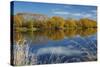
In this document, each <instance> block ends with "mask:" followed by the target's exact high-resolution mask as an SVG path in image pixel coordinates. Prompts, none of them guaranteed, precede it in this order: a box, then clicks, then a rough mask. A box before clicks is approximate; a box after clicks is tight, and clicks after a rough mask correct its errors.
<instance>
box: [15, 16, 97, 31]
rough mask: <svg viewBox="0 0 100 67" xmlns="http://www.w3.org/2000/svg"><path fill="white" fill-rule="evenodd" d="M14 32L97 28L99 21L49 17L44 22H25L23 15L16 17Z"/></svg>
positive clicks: (32, 20)
mask: <svg viewBox="0 0 100 67" xmlns="http://www.w3.org/2000/svg"><path fill="white" fill-rule="evenodd" d="M13 26H14V30H15V31H17V32H27V31H38V30H67V29H87V28H97V21H96V20H93V19H89V18H81V19H79V20H77V19H73V18H67V19H64V18H62V17H59V16H53V17H49V18H47V19H44V20H35V19H30V20H28V21H25V19H24V17H23V16H21V15H15V16H14V24H13Z"/></svg>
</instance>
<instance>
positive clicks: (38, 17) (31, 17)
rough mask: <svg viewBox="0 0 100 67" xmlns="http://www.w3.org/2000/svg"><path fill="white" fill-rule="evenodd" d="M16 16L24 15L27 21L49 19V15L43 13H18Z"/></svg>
mask: <svg viewBox="0 0 100 67" xmlns="http://www.w3.org/2000/svg"><path fill="white" fill-rule="evenodd" d="M15 16H22V17H23V19H24V21H25V22H26V21H29V20H38V21H43V20H47V19H48V16H46V15H43V14H32V13H17V14H16V15H15Z"/></svg>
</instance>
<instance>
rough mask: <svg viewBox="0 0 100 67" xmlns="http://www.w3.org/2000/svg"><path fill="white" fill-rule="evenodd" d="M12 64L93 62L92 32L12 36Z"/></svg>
mask: <svg viewBox="0 0 100 67" xmlns="http://www.w3.org/2000/svg"><path fill="white" fill-rule="evenodd" d="M13 48H14V52H13V54H14V58H13V60H14V65H37V64H52V63H53V64H56V63H69V62H82V61H96V60H97V34H96V30H94V29H86V30H66V31H64V30H57V31H52V30H46V31H37V32H28V33H21V32H16V33H14V44H13Z"/></svg>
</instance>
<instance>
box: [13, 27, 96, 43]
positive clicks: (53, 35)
mask: <svg viewBox="0 0 100 67" xmlns="http://www.w3.org/2000/svg"><path fill="white" fill-rule="evenodd" d="M96 32H97V30H96V29H95V28H87V29H66V30H45V31H43V30H41V31H35V32H25V33H21V32H17V33H15V35H16V36H14V40H15V41H16V42H17V43H23V41H24V40H25V36H26V35H27V37H29V38H31V40H37V41H41V39H42V40H46V39H47V38H48V39H51V40H61V39H63V38H64V37H68V38H72V37H75V36H77V35H80V36H82V37H86V36H90V35H93V34H95V33H96ZM24 34H25V35H24Z"/></svg>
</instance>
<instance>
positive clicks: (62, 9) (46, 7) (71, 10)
mask: <svg viewBox="0 0 100 67" xmlns="http://www.w3.org/2000/svg"><path fill="white" fill-rule="evenodd" d="M23 12H24V13H36V14H44V15H47V16H49V17H51V16H61V17H63V18H75V19H80V18H84V17H85V18H86V17H87V18H90V19H94V20H96V19H97V7H96V6H82V5H69V4H51V3H37V2H22V1H15V2H14V15H15V14H17V13H23Z"/></svg>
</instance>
